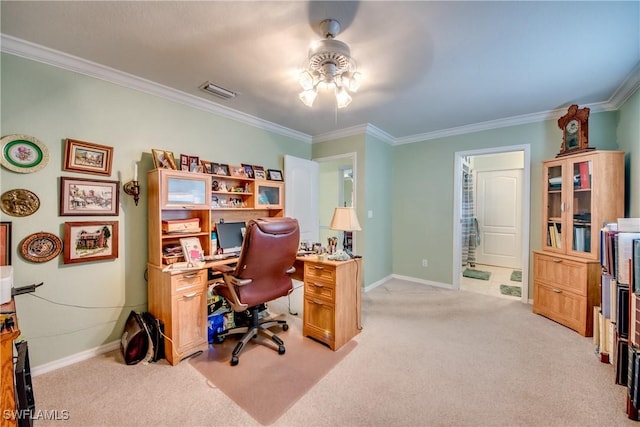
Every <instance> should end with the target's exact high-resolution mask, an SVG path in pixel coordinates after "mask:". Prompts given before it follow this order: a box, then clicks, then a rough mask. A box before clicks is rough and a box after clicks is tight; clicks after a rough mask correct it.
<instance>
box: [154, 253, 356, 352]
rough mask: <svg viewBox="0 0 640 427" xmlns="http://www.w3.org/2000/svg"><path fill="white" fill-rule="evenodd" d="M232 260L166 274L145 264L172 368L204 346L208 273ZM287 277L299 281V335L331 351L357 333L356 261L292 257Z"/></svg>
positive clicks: (155, 311) (213, 262)
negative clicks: (301, 302)
mask: <svg viewBox="0 0 640 427" xmlns="http://www.w3.org/2000/svg"><path fill="white" fill-rule="evenodd" d="M237 261H238V259H237V258H228V259H226V260H216V261H209V262H207V263H205V265H204V266H203V268H202V269H201V270H191V271H167V272H163V271H162V268H161V267H159V266H156V265H152V264H148V271H149V283H148V295H149V303H148V306H149V312H151V313H152V314H153V315H154V316H155V317H156V318H158V319H160V320H162V322H163V323H164V325H165V335H166V336H167V338H165V353H166V354H165V356H166V358H167V361H168V362H169V363H170V364H172V365H176V364H178V363H179V362H180V361H181V360H182V359H184V358H185V357H188V356H190V355H192V354H194V353H195V352H197V351H200V350H203V351H204V350H206V349H207V346H208V344H209V341H208V336H207V288H208V274H207V273H208V269H209V268H210V267H215V266H218V265H222V264H224V265H229V264H234V263H236V262H237ZM295 267H296V272H295V273H294V274H293V276H292V277H293V278H294V279H296V280H300V281H303V282H304V294H305V295H304V308H303V311H304V324H303V334H304V335H305V336H309V337H312V338H314V339H316V340H318V341H321V342H323V343H325V344H327V345H328V346H329V347H331V349H333V350H337V349H338V348H340V347H341V346H342V345H344V344H345V343H346V342H347V341H349V340H350V339H351V338H353V337H354V336H355V335H357V334H358V333H359V332H360V329H361V320H360V313H361V302H360V301H361V290H362V287H361V284H360V283H361V277H362V276H361V271H362V260H361V259H357V260H348V261H319V260H318V259H317V258H316V256H315V255H312V256H306V257H298V258H297V259H296V264H295Z"/></svg>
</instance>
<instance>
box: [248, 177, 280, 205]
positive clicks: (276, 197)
mask: <svg viewBox="0 0 640 427" xmlns="http://www.w3.org/2000/svg"><path fill="white" fill-rule="evenodd" d="M282 190H283V183H282V182H270V181H265V182H260V181H256V193H257V197H256V198H255V202H256V205H255V207H256V209H282V207H283V200H284V195H283V192H282Z"/></svg>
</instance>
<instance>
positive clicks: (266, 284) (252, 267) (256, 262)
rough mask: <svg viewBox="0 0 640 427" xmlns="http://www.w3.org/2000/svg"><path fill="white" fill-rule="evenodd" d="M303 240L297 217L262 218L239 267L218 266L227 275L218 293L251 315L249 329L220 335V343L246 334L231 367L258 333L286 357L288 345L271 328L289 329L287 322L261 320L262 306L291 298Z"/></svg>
mask: <svg viewBox="0 0 640 427" xmlns="http://www.w3.org/2000/svg"><path fill="white" fill-rule="evenodd" d="M299 240H300V229H299V226H298V220H296V219H293V218H259V219H254V220H250V221H249V223H248V224H247V229H246V232H245V237H244V241H243V244H242V251H241V252H240V258H239V259H238V263H237V265H236V267H235V268H232V267H228V266H221V267H216V269H218V270H219V271H221V272H222V273H223V277H224V284H222V285H218V286H216V288H215V291H216V293H217V294H218V295H221V296H222V297H224V298H225V299H226V300H227V301H228V302H229V304H230V305H231V308H233V311H234V312H236V313H239V312H245V311H247V310H248V311H249V312H250V313H251V319H250V324H249V325H248V326H236V327H235V328H231V329H229V330H225V331H223V332H222V333H221V334H219V335H218V336H217V342H222V341H224V339H225V337H227V336H228V335H233V334H244V336H243V337H242V339H241V340H240V341H239V342H238V344H236V346H235V348H234V349H233V354H232V357H231V365H237V364H238V356H239V354H240V352H241V351H242V349H243V348H244V346H245V345H246V344H247V342H249V340H251V339H252V338H254V337H257V336H258V334H259V333H260V334H263V335H265V336H267V337H268V338H270V339H271V341H273V342H274V343H276V344H277V345H278V353H279V354H284V352H285V348H284V342H283V341H282V340H281V339H280V338H279V337H278V336H276V335H275V334H274V333H273V332H272V331H270V330H269V329H267V328H270V327H272V326H275V325H281V326H282V329H283V330H285V331H286V330H287V329H288V328H289V326H288V325H287V322H286V321H284V320H274V321H269V320H266V321H262V322H261V321H260V320H259V316H258V313H259V311H260V307H261V306H262V305H263V304H264V303H266V302H268V301H271V300H274V299H276V298H279V297H282V296H285V295H287V294H288V293H289V292H291V290H292V289H293V284H292V281H291V277H290V274H291V273H293V272H294V271H295V268H294V267H293V264H294V262H295V260H296V255H297V253H298V247H299Z"/></svg>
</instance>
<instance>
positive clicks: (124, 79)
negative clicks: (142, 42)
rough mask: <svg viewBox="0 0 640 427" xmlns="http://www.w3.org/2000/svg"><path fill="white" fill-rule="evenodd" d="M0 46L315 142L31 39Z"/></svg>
mask: <svg viewBox="0 0 640 427" xmlns="http://www.w3.org/2000/svg"><path fill="white" fill-rule="evenodd" d="M0 50H1V51H2V52H4V53H8V54H11V55H15V56H19V57H21V58H25V59H30V60H33V61H37V62H41V63H43V64H47V65H51V66H54V67H57V68H62V69H65V70H68V71H73V72H75V73H78V74H83V75H85V76H89V77H94V78H97V79H100V80H104V81H107V82H110V83H115V84H117V85H120V86H124V87H127V88H129V89H134V90H137V91H139V92H144V93H147V94H150V95H155V96H158V97H160V98H164V99H168V100H170V101H173V102H177V103H179V104H183V105H187V106H190V107H193V108H197V109H199V110H203V111H207V112H210V113H213V114H216V115H219V116H222V117H225V118H228V119H231V120H235V121H238V122H241V123H245V124H247V125H249V126H253V127H256V128H259V129H262V130H266V131H269V132H273V133H277V134H279V135H283V136H286V137H289V138H292V139H295V140H298V141H302V142H306V143H311V136H310V135H307V134H305V133H302V132H298V131H295V130H292V129H289V128H286V127H284V126H280V125H278V124H275V123H272V122H269V121H267V120H263V119H260V118H258V117H255V116H252V115H249V114H246V113H243V112H240V111H237V110H234V109H232V108H229V107H225V106H223V105H220V104H216V103H214V102H210V101H207V100H205V99H202V98H199V97H197V96H194V95H190V94H188V93H185V92H182V91H179V90H176V89H173V88H170V87H167V86H164V85H161V84H159V83H156V82H153V81H150V80H146V79H143V78H141V77H137V76H134V75H132V74H128V73H125V72H123V71H120V70H116V69H114V68H110V67H106V66H104V65H101V64H98V63H95V62H92V61H88V60H86V59H82V58H79V57H77V56H73V55H69V54H66V53H64V52H60V51H57V50H54V49H49V48H46V47H44V46H41V45H37V44H35V43H31V42H27V41H25V40H21V39H18V38H15V37H11V36H8V35H6V34H0Z"/></svg>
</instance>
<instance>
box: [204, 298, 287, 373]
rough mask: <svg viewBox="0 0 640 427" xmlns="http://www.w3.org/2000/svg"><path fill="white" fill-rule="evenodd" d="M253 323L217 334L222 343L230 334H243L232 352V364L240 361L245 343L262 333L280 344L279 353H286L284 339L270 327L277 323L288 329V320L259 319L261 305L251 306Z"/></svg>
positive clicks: (283, 328) (218, 340)
mask: <svg viewBox="0 0 640 427" xmlns="http://www.w3.org/2000/svg"><path fill="white" fill-rule="evenodd" d="M250 310H251V324H250V325H248V326H237V327H235V328H230V329H227V330H225V331H223V332H221V333H220V334H219V335H218V336H217V341H216V342H218V343H222V342H223V341H224V340H225V338H226V337H227V336H229V335H238V334H243V336H242V338H241V339H240V341H238V343H237V344H236V346H235V347H234V349H233V352H232V353H231V366H235V365H237V364H238V362H239V356H240V352H242V350H243V349H244V347H245V345H246V344H247V343H248V342H249V341H250V340H251V339H254V338H258V336H260V335H262V336H264V337H266V338H268V339H270V340H271V341H273V342H274V343H275V344H276V345H277V346H278V354H284V353H285V351H286V350H285V347H284V341H282V340H281V339H280V337H278V336H277V335H276V334H275V333H273V332H272V331H270V330H269V329H268V328H271V327H273V326H276V325H280V326H282V330H283V331H286V330H288V329H289V325H288V324H287V321H286V320H263V321H260V320H258V312H259V307H251V308H250Z"/></svg>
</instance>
